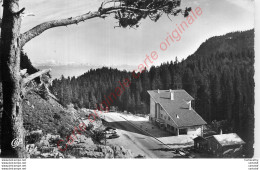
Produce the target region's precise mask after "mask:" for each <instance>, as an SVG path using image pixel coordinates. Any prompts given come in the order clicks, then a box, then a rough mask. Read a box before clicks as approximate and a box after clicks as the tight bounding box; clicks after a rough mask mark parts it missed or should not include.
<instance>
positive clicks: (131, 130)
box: [104, 113, 173, 158]
mask: <svg viewBox="0 0 260 170" xmlns="http://www.w3.org/2000/svg"><path fill="white" fill-rule="evenodd" d="M104 119H105V121H106V122H107V126H111V127H114V128H116V129H117V133H118V135H120V137H119V138H116V139H109V140H108V142H107V143H108V144H118V145H121V146H124V147H125V148H127V149H130V150H131V151H132V152H133V153H134V154H135V155H138V154H141V155H145V156H146V157H147V158H172V156H173V154H172V153H171V151H164V150H167V149H168V147H167V146H164V145H163V144H162V143H160V142H159V141H157V140H156V139H154V138H153V137H151V136H149V135H148V134H146V133H144V132H143V131H141V130H139V129H138V128H137V127H136V126H134V125H133V124H131V123H129V122H128V121H126V120H125V119H123V118H122V117H121V116H120V114H118V113H105V116H104Z"/></svg>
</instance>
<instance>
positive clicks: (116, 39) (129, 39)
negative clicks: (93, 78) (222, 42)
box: [0, 0, 254, 66]
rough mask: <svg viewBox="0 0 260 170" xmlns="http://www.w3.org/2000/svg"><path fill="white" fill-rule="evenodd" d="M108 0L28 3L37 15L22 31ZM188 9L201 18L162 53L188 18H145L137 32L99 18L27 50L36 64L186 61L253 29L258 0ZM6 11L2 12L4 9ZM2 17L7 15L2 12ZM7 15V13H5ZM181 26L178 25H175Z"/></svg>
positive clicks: (209, 2) (203, 2) (187, 1)
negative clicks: (209, 42)
mask: <svg viewBox="0 0 260 170" xmlns="http://www.w3.org/2000/svg"><path fill="white" fill-rule="evenodd" d="M102 1H103V0H73V1H71V0H55V1H50V0H37V1H35V0H23V1H21V5H20V7H21V8H22V7H25V8H26V12H27V13H30V12H32V13H34V14H35V16H33V17H25V18H24V19H23V21H22V32H25V31H27V30H28V29H30V28H32V27H34V26H36V25H38V24H40V23H42V22H45V21H49V20H53V19H62V18H67V17H72V16H77V15H81V14H84V13H87V12H89V11H96V10H97V9H98V8H99V6H100V4H101V3H102ZM181 6H182V7H183V8H185V7H192V9H193V10H195V9H196V8H197V7H200V8H201V10H202V14H201V15H200V16H198V17H197V19H196V20H195V21H194V22H193V24H192V25H190V26H189V28H188V29H186V30H185V32H183V33H182V34H181V39H180V40H179V41H178V42H177V41H175V42H174V43H171V44H170V46H168V47H167V50H165V51H162V50H161V49H160V44H161V43H162V42H163V41H164V42H165V39H166V38H167V36H168V33H171V32H172V31H173V30H174V29H176V28H177V26H178V25H179V24H180V23H181V22H182V21H185V20H186V18H184V17H183V16H181V15H180V16H177V17H173V16H171V17H170V18H171V20H170V19H169V18H168V17H167V16H163V17H162V18H161V19H160V20H159V21H157V22H153V21H151V20H150V19H149V18H148V19H146V20H142V22H141V24H140V27H139V28H138V29H129V28H126V29H124V28H114V26H117V25H118V23H117V21H116V20H115V19H113V17H109V18H106V19H105V20H104V19H101V18H94V19H91V20H87V21H86V22H83V23H79V24H78V25H72V26H68V27H59V28H54V29H50V30H47V31H46V32H44V33H43V34H41V35H40V36H38V37H36V38H35V39H33V40H31V41H30V42H29V43H27V44H26V45H25V46H24V51H25V52H26V53H27V54H28V56H29V58H30V59H31V61H32V63H33V64H37V65H46V64H90V65H105V66H114V65H126V64H127V65H133V66H137V65H139V64H141V63H143V62H144V60H145V58H146V55H148V56H150V55H151V52H152V51H156V52H157V53H158V59H157V60H156V61H154V62H153V65H160V64H161V63H163V62H167V61H171V60H175V57H176V56H177V57H178V59H179V60H181V59H183V58H184V59H185V58H186V57H187V56H188V55H190V54H192V53H194V52H195V51H196V49H197V48H198V47H199V45H200V44H201V43H202V42H204V41H205V40H206V39H208V38H210V37H212V36H217V35H223V34H226V33H228V32H232V31H243V30H248V29H252V28H254V1H253V0H182V5H181ZM1 10H2V9H1ZM0 13H2V11H0ZM0 15H2V14H0ZM176 24H177V26H176Z"/></svg>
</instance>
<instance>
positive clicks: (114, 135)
mask: <svg viewBox="0 0 260 170" xmlns="http://www.w3.org/2000/svg"><path fill="white" fill-rule="evenodd" d="M119 137H120V136H119V135H118V134H116V133H115V134H112V135H110V136H109V137H108V139H115V138H119Z"/></svg>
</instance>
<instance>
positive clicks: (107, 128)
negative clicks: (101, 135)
mask: <svg viewBox="0 0 260 170" xmlns="http://www.w3.org/2000/svg"><path fill="white" fill-rule="evenodd" d="M110 129H112V130H116V128H113V127H110V126H108V127H106V129H105V131H109V130H110Z"/></svg>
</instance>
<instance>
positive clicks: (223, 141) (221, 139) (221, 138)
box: [213, 133, 245, 146]
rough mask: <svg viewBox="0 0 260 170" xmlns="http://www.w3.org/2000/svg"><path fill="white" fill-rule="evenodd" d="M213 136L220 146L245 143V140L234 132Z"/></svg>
mask: <svg viewBox="0 0 260 170" xmlns="http://www.w3.org/2000/svg"><path fill="white" fill-rule="evenodd" d="M213 137H214V138H215V139H216V140H217V141H218V143H219V144H220V145H221V146H229V145H242V144H245V142H244V141H243V140H242V139H241V138H240V137H239V136H238V135H237V134H236V133H228V134H221V135H213Z"/></svg>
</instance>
